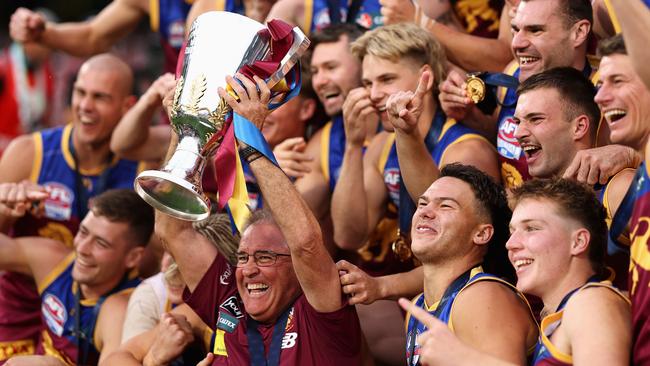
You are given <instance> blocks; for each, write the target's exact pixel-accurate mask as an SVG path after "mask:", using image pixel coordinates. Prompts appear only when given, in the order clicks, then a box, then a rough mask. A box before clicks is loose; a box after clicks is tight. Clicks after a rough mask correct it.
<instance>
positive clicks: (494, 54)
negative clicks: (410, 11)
mask: <svg viewBox="0 0 650 366" xmlns="http://www.w3.org/2000/svg"><path fill="white" fill-rule="evenodd" d="M508 11H509V5H508V4H507V2H506V5H505V6H504V8H503V10H502V12H501V23H500V25H499V36H498V38H497V39H494V38H485V37H477V36H473V35H470V34H467V33H463V32H460V31H458V30H456V29H454V28H453V27H450V26H448V25H445V24H443V23H442V22H439V21H436V22H429V23H428V24H426V25H425V29H426V30H428V31H429V32H430V33H431V34H432V35H433V36H434V38H435V39H437V40H438V41H439V42H440V44H442V46H443V47H444V48H445V51H447V57H449V60H450V61H451V62H452V63H454V64H456V65H458V66H460V67H462V68H463V69H465V70H468V71H491V72H501V71H502V70H503V69H504V68H505V67H506V66H507V65H508V62H510V61H511V60H512V53H511V51H510V40H511V36H510V17H509V16H508Z"/></svg>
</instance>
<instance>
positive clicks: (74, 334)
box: [37, 253, 140, 365]
mask: <svg viewBox="0 0 650 366" xmlns="http://www.w3.org/2000/svg"><path fill="white" fill-rule="evenodd" d="M73 266H74V253H71V254H70V255H69V256H68V257H66V258H65V259H64V260H63V261H61V262H60V263H59V264H58V265H57V266H56V268H55V269H54V270H53V271H52V272H51V273H50V274H49V275H48V276H47V277H46V278H45V280H44V281H43V283H41V284H39V293H40V294H41V299H42V304H41V315H42V317H43V322H44V323H45V324H46V329H45V330H44V331H43V334H42V337H43V338H42V340H41V342H40V344H39V345H38V350H37V353H39V354H46V355H51V356H54V357H56V358H58V359H61V360H63V361H64V362H66V363H67V364H68V365H96V364H97V363H98V362H99V351H98V350H97V348H96V345H95V343H94V331H95V324H96V322H97V317H98V315H99V310H100V308H101V306H102V303H103V302H104V300H105V299H106V298H107V297H108V296H110V295H112V294H114V293H117V292H121V291H129V290H132V289H133V288H134V287H136V286H137V285H138V283H140V279H139V278H138V277H137V274H136V273H135V271H134V272H133V273H130V274H128V275H126V276H125V277H124V279H122V281H121V282H120V283H119V284H118V285H117V286H116V287H115V288H113V289H112V290H111V291H110V292H109V293H107V294H106V295H104V296H103V297H101V298H99V299H81V300H79V309H80V310H79V313H80V315H79V329H78V330H77V329H76V327H75V323H76V321H77V319H76V316H77V314H76V311H75V307H76V304H77V299H78V296H77V292H78V291H79V287H78V284H77V283H76V282H75V281H74V280H73V279H72V268H73ZM80 336H81V337H82V339H83V337H85V339H86V340H87V342H81V347H82V349H86V352H85V355H86V356H85V362H84V360H83V358H84V356H83V352H82V354H81V355H80V352H79V351H80V350H79V349H78V348H77V341H78V337H80ZM84 343H85V344H86V346H85V347H84ZM79 357H81V358H82V359H81V360H79V359H78V358H79Z"/></svg>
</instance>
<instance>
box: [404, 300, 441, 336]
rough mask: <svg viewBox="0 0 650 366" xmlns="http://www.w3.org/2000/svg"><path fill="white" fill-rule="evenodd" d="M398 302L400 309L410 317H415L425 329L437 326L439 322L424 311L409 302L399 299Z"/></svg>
mask: <svg viewBox="0 0 650 366" xmlns="http://www.w3.org/2000/svg"><path fill="white" fill-rule="evenodd" d="M398 302H399V305H400V306H401V307H402V309H404V310H405V311H407V312H409V313H410V314H411V316H413V317H415V318H416V319H417V320H419V321H420V322H421V323H422V324H424V325H425V326H426V327H427V328H429V329H432V328H433V327H435V326H437V325H438V323H440V320H438V319H436V318H434V317H433V315H431V314H429V313H428V312H426V311H424V309H422V308H420V307H419V306H415V304H413V303H412V302H410V301H409V300H407V299H405V298H401V299H399V300H398Z"/></svg>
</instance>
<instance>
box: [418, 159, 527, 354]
mask: <svg viewBox="0 0 650 366" xmlns="http://www.w3.org/2000/svg"><path fill="white" fill-rule="evenodd" d="M509 217H510V210H509V209H508V206H507V202H506V197H505V193H504V191H503V188H501V187H500V186H498V185H497V184H496V183H494V181H492V179H490V177H488V176H487V175H485V174H484V173H482V172H481V171H479V170H477V169H476V168H474V167H471V166H466V165H460V164H450V165H447V166H446V167H444V168H442V171H441V174H440V178H438V179H437V180H436V181H435V182H433V184H432V185H431V186H430V187H429V189H427V190H426V192H424V193H423V194H422V195H421V196H420V198H419V199H418V205H417V211H416V212H415V215H413V227H412V230H411V236H412V240H413V242H412V245H411V248H412V250H413V254H414V255H415V257H416V258H417V259H418V260H420V261H421V262H422V266H423V267H424V293H423V294H421V295H418V296H417V297H416V298H415V299H414V301H413V302H414V303H415V305H416V306H417V307H420V308H423V309H425V310H426V311H427V312H429V313H430V314H432V315H433V316H434V317H436V318H438V319H439V320H440V321H442V322H443V323H445V324H447V326H448V327H449V329H450V330H451V331H452V332H453V333H454V334H455V335H456V336H457V337H458V338H459V339H460V340H462V341H463V342H464V343H465V344H466V345H468V346H470V347H472V348H474V349H477V350H480V351H481V352H484V353H487V354H489V355H491V356H493V357H496V358H497V359H500V360H503V361H507V362H511V363H515V364H520V365H523V364H525V362H526V357H527V353H528V351H529V350H530V349H531V348H532V345H534V343H535V339H536V337H537V329H536V328H537V326H536V324H535V321H534V318H533V315H532V313H531V311H530V308H529V307H528V305H527V302H526V300H525V299H524V297H523V295H522V294H521V293H519V292H518V291H517V290H516V289H515V288H514V287H513V286H512V285H510V284H509V283H507V282H506V281H504V280H502V279H500V278H499V277H498V276H495V275H494V274H488V273H485V272H483V268H486V269H487V270H489V271H491V272H492V273H495V274H497V273H496V272H494V271H499V270H501V271H505V270H506V269H507V268H508V266H509V265H508V263H507V258H506V254H505V247H504V241H505V238H506V237H507V231H506V230H507V229H506V224H507V221H508V219H509ZM498 274H501V273H498ZM426 330H427V327H426V325H425V324H423V323H421V322H419V321H418V320H417V319H416V318H414V317H407V337H408V338H407V343H406V358H407V364H408V365H409V366H415V365H418V361H419V357H420V353H421V350H420V347H421V345H422V344H421V343H420V341H419V336H420V335H421V334H422V333H423V332H425V331H426Z"/></svg>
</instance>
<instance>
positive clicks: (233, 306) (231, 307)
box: [219, 296, 244, 319]
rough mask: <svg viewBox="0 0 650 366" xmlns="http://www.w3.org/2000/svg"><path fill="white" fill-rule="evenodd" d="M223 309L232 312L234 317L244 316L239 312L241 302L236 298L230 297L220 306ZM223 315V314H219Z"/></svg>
mask: <svg viewBox="0 0 650 366" xmlns="http://www.w3.org/2000/svg"><path fill="white" fill-rule="evenodd" d="M219 307H220V308H221V309H224V310H227V311H229V312H230V314H232V315H234V316H235V318H238V319H239V318H243V317H244V314H243V313H242V312H241V310H239V302H238V301H237V298H236V297H235V296H230V297H229V298H227V299H226V301H224V302H223V303H222V304H221V305H219ZM219 314H221V312H219Z"/></svg>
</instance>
